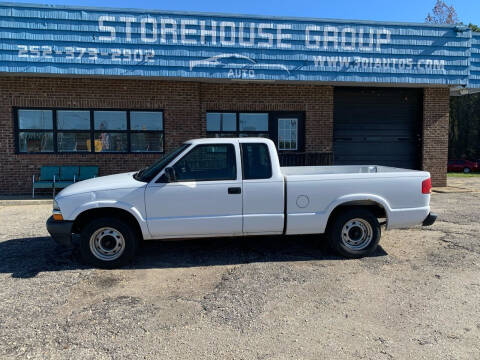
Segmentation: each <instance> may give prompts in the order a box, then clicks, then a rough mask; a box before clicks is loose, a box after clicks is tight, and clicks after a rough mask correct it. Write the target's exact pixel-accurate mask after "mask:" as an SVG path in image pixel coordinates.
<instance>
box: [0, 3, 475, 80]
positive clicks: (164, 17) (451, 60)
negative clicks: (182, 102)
mask: <svg viewBox="0 0 480 360" xmlns="http://www.w3.org/2000/svg"><path fill="white" fill-rule="evenodd" d="M0 16H1V17H2V19H3V29H2V30H1V32H2V34H3V36H2V37H3V39H5V44H4V46H3V48H2V49H0V71H4V72H33V73H58V74H75V75H82V74H85V75H117V76H149V77H152V76H153V77H186V78H213V79H246V80H279V81H288V80H294V81H326V82H369V83H371V82H384V83H418V84H451V85H466V84H468V82H469V56H470V55H469V52H470V48H471V46H472V44H471V43H472V42H471V38H472V34H471V32H470V31H463V30H462V31H458V29H456V28H455V27H453V26H451V27H448V26H433V25H432V26H429V25H421V24H388V23H375V22H358V21H357V22H354V21H352V22H347V21H330V20H316V19H292V18H271V19H269V18H265V17H253V16H252V17H240V16H233V15H231V16H230V15H209V14H193V15H192V14H187V13H184V14H183V13H164V12H155V11H152V12H148V13H146V12H137V11H124V10H111V9H77V8H70V7H46V6H36V5H0Z"/></svg>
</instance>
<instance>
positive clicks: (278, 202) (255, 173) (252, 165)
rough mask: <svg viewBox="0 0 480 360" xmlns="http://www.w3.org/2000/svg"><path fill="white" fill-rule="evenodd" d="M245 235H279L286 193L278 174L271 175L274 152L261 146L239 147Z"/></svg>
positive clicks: (280, 176) (251, 143)
mask: <svg viewBox="0 0 480 360" xmlns="http://www.w3.org/2000/svg"><path fill="white" fill-rule="evenodd" d="M241 151H242V166H243V177H244V179H243V232H244V234H249V235H253V234H258V235H260V234H262V235H265V234H282V233H283V227H284V225H285V220H284V205H285V201H284V199H285V197H284V196H285V189H284V180H283V176H282V175H281V174H278V173H276V172H275V171H272V170H273V168H272V161H273V160H276V159H277V158H276V155H275V159H273V156H272V157H271V156H270V153H272V155H273V153H274V152H275V154H276V150H275V149H274V148H273V145H272V149H270V150H269V147H268V146H267V145H266V144H264V143H253V142H245V143H242V144H241Z"/></svg>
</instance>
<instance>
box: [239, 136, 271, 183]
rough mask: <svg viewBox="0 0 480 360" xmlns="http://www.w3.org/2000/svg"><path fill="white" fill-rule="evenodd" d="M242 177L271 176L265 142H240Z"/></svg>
mask: <svg viewBox="0 0 480 360" xmlns="http://www.w3.org/2000/svg"><path fill="white" fill-rule="evenodd" d="M242 166H243V178H244V179H245V180H252V179H269V178H271V177H272V164H271V161H270V153H269V152H268V146H267V145H265V144H255V143H245V144H242Z"/></svg>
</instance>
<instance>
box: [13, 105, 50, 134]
mask: <svg viewBox="0 0 480 360" xmlns="http://www.w3.org/2000/svg"><path fill="white" fill-rule="evenodd" d="M52 114H53V112H52V110H18V128H19V129H22V130H23V129H31V130H51V129H53V115H52Z"/></svg>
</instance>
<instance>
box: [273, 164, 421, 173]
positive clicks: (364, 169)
mask: <svg viewBox="0 0 480 360" xmlns="http://www.w3.org/2000/svg"><path fill="white" fill-rule="evenodd" d="M280 169H281V171H282V174H283V175H284V176H295V175H337V174H342V175H345V174H376V173H382V174H386V173H394V174H396V175H399V173H410V172H414V171H416V170H409V169H400V168H394V167H389V166H379V165H342V166H291V167H281V168H280Z"/></svg>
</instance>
